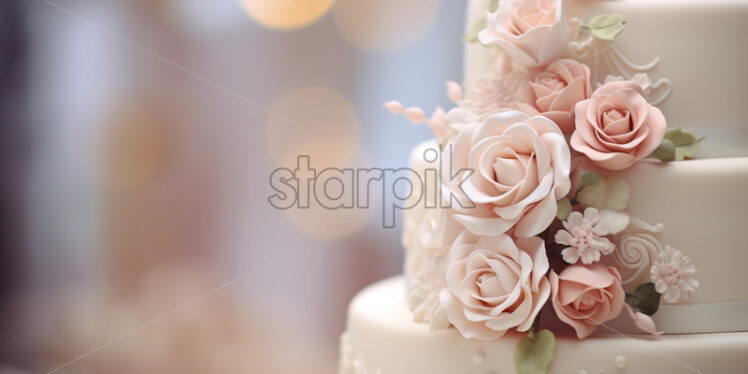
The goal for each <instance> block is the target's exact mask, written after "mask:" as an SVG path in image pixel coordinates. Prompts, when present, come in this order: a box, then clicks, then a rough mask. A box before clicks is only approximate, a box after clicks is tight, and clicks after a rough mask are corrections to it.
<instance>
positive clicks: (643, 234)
mask: <svg viewBox="0 0 748 374" xmlns="http://www.w3.org/2000/svg"><path fill="white" fill-rule="evenodd" d="M663 228H664V227H663V225H662V224H657V225H655V226H651V225H648V224H646V223H645V222H643V221H641V220H632V221H631V224H630V225H629V227H628V228H627V229H626V230H625V231H624V232H622V233H620V234H618V235H616V236H615V244H616V246H617V249H616V250H615V251H614V252H613V253H612V254H611V255H610V256H607V257H606V258H605V259H604V260H603V262H605V263H606V264H609V265H611V266H614V267H615V268H616V269H618V272H619V273H621V283H622V284H623V287H624V288H626V289H629V288H633V287H636V286H637V285H639V284H641V283H643V282H646V281H648V280H649V279H648V277H649V269H650V268H651V267H652V261H653V260H654V258H655V256H657V254H658V253H660V252H661V251H662V250H663V248H662V244H660V241H659V239H657V237H656V235H657V234H658V233H660V232H662V230H663Z"/></svg>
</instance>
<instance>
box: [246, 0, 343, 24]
mask: <svg viewBox="0 0 748 374" xmlns="http://www.w3.org/2000/svg"><path fill="white" fill-rule="evenodd" d="M241 1H242V4H244V8H245V9H246V10H247V13H249V15H250V16H251V17H252V18H253V19H254V20H255V21H257V22H258V23H260V24H261V25H263V26H265V27H268V28H271V29H276V30H292V29H298V28H301V27H304V26H308V25H310V24H312V23H314V22H315V21H317V20H318V19H320V18H321V17H322V16H324V15H325V14H326V13H327V12H328V11H329V10H330V8H331V7H332V5H333V4H334V3H335V0H241Z"/></svg>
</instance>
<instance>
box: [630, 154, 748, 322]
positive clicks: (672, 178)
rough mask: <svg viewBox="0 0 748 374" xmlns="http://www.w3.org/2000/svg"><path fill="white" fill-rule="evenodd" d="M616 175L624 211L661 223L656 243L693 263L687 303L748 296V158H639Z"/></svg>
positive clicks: (724, 300) (651, 222)
mask: <svg viewBox="0 0 748 374" xmlns="http://www.w3.org/2000/svg"><path fill="white" fill-rule="evenodd" d="M618 175H620V176H621V177H623V178H625V179H626V180H627V181H628V182H629V185H630V199H629V204H628V209H627V211H628V213H629V214H630V215H631V216H632V217H636V218H639V219H642V220H644V221H646V222H648V223H650V224H657V223H662V224H663V225H664V230H663V231H662V233H661V235H660V242H661V243H663V244H666V245H670V246H672V247H675V248H678V249H680V250H681V251H682V252H683V253H684V254H685V255H686V256H688V257H690V258H691V260H692V261H693V263H694V264H695V265H696V268H697V273H696V279H698V280H699V282H700V286H699V288H698V289H697V290H696V292H694V293H693V294H692V297H691V303H692V304H702V303H721V302H732V301H748V271H746V264H748V157H737V158H714V159H702V160H690V161H680V162H672V163H668V164H662V163H659V162H639V163H637V164H636V165H635V166H634V167H632V168H631V169H628V170H626V171H624V172H622V173H619V174H618ZM745 318H748V316H745Z"/></svg>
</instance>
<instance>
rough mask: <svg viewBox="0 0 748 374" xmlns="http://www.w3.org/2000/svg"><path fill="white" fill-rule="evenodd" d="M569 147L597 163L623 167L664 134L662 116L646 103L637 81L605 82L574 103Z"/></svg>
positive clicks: (644, 154)
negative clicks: (582, 99) (585, 98)
mask: <svg viewBox="0 0 748 374" xmlns="http://www.w3.org/2000/svg"><path fill="white" fill-rule="evenodd" d="M574 113H575V125H576V130H575V131H574V133H573V134H572V136H571V141H570V144H571V147H572V148H574V149H575V150H576V151H578V152H581V153H583V154H584V155H586V156H587V157H588V158H589V159H590V160H591V161H592V162H593V163H594V164H596V165H597V166H598V167H601V168H603V169H608V170H623V169H626V168H628V167H630V166H631V165H633V164H634V163H635V162H636V161H638V160H640V159H643V158H645V157H648V156H649V155H650V154H652V152H654V150H655V149H656V148H657V147H658V146H659V145H660V143H661V142H662V139H663V138H664V136H665V130H666V128H667V123H666V121H665V116H663V115H662V112H661V111H660V110H659V109H657V108H656V107H654V106H652V105H650V104H649V103H647V99H645V97H644V92H643V91H642V87H641V85H639V84H638V83H636V82H632V81H616V82H610V83H606V84H604V85H603V86H601V87H600V88H598V89H597V90H595V92H594V93H593V94H592V97H591V98H589V99H587V100H584V101H582V102H579V103H577V105H576V107H575V109H574Z"/></svg>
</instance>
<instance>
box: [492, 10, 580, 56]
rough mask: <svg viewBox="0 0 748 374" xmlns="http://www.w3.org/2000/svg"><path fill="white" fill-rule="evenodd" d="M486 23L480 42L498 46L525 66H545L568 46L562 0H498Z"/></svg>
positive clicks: (568, 37) (567, 31)
mask: <svg viewBox="0 0 748 374" xmlns="http://www.w3.org/2000/svg"><path fill="white" fill-rule="evenodd" d="M487 20H488V27H486V28H485V29H484V30H483V31H481V32H480V33H479V34H478V39H479V40H480V42H481V43H483V44H487V45H490V44H496V45H498V46H499V47H501V48H502V49H503V50H504V51H506V52H507V53H509V54H510V55H511V56H512V58H513V59H514V60H515V61H516V62H517V63H519V64H521V65H524V66H526V67H536V66H541V65H546V64H549V63H551V62H553V60H555V59H557V58H559V57H560V56H561V55H562V54H563V53H564V52H565V51H566V49H567V48H568V46H569V41H570V35H569V30H568V27H567V25H566V23H565V22H564V17H563V1H562V0H502V1H501V2H499V9H498V10H497V11H496V12H495V13H489V14H488V18H487Z"/></svg>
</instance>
